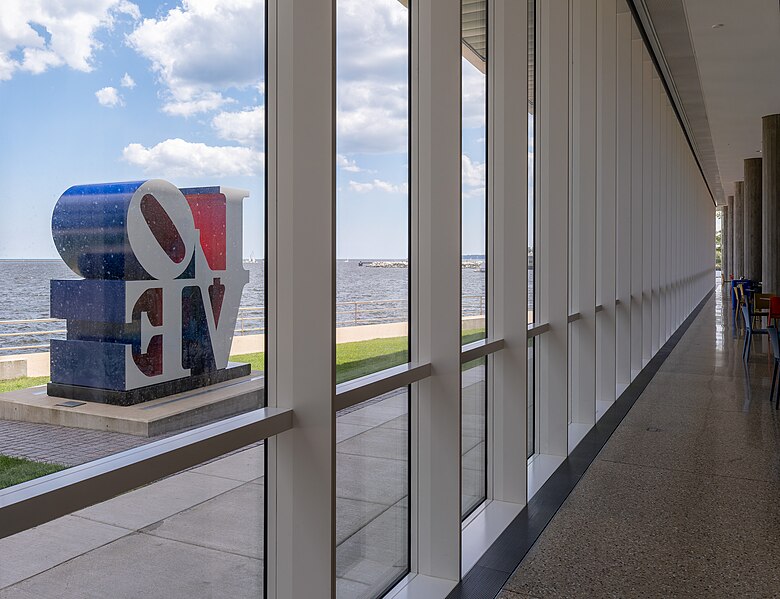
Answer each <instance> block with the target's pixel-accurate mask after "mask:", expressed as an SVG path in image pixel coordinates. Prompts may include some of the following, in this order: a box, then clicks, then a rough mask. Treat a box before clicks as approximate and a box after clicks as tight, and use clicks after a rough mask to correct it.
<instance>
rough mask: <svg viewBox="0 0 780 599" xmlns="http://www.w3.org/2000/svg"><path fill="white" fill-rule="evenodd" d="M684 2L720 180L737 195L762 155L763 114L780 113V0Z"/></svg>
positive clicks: (697, 0)
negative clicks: (747, 163)
mask: <svg viewBox="0 0 780 599" xmlns="http://www.w3.org/2000/svg"><path fill="white" fill-rule="evenodd" d="M683 5H684V8H685V15H686V19H687V21H688V29H689V33H690V40H691V44H692V46H693V52H694V55H695V58H696V64H697V66H698V72H699V80H700V85H701V90H702V95H703V97H704V105H705V107H706V116H707V120H708V121H709V126H710V133H711V137H712V144H713V146H714V148H715V156H716V158H717V165H718V170H719V171H720V180H721V183H722V185H723V190H724V192H725V193H726V194H727V195H731V194H733V193H734V182H735V181H741V180H742V178H743V166H744V163H743V161H744V159H745V158H755V157H760V156H761V153H759V152H757V150H760V149H761V117H763V116H765V115H767V114H777V113H780V2H778V0H683ZM719 24H723V26H722V27H717V28H713V25H719ZM662 45H663V44H662ZM672 77H673V78H675V74H674V73H672ZM675 79H676V78H675ZM680 83H681V82H679V81H675V84H676V85H678V86H679V85H680Z"/></svg>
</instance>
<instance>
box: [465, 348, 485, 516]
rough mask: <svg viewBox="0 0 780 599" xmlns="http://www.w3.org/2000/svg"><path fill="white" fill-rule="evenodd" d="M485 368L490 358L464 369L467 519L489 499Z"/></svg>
mask: <svg viewBox="0 0 780 599" xmlns="http://www.w3.org/2000/svg"><path fill="white" fill-rule="evenodd" d="M486 366H487V358H480V359H478V360H474V361H472V362H468V363H467V364H464V365H463V367H462V368H461V379H462V383H461V386H462V391H461V394H462V395H461V397H462V411H463V414H462V419H463V428H462V430H461V451H462V452H463V458H462V461H461V476H462V479H463V480H462V489H463V492H462V495H461V515H462V516H463V517H464V518H465V517H466V516H468V515H469V514H470V513H471V512H472V511H474V508H476V507H477V506H478V505H479V504H480V503H482V502H483V501H485V498H486V497H487V453H486V449H485V447H486V442H487V418H486V399H487V378H486V372H485V370H486Z"/></svg>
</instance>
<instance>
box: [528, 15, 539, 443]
mask: <svg viewBox="0 0 780 599" xmlns="http://www.w3.org/2000/svg"><path fill="white" fill-rule="evenodd" d="M535 4H536V0H528V322H529V323H533V322H536V321H535V318H536V312H535V306H536V302H537V297H536V285H535V282H536V272H537V271H536V261H535V257H536V218H535V215H536V191H535V187H534V180H535V175H536V160H535V156H536V148H535V146H536V144H535V139H536V134H535V123H534V121H535V113H536V110H535V106H536V6H535ZM535 351H536V343H535V340H534V339H530V340H529V341H528V371H527V377H528V392H527V396H526V402H527V406H528V421H527V439H526V441H527V445H528V457H529V458H530V457H531V456H532V455H533V454H534V453H535V448H536V438H535V435H536V425H535V423H536V412H537V410H536V387H535V381H536V376H535V375H536V372H535V365H536V360H535V359H534V356H535Z"/></svg>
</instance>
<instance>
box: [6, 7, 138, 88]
mask: <svg viewBox="0 0 780 599" xmlns="http://www.w3.org/2000/svg"><path fill="white" fill-rule="evenodd" d="M121 15H125V16H129V17H131V18H133V19H137V18H138V17H140V12H139V10H138V7H137V6H136V5H135V4H133V3H132V2H129V1H128V0H79V1H78V2H62V1H61V0H2V10H0V81H2V80H8V79H11V77H13V75H14V73H16V72H17V71H27V72H30V73H33V74H40V73H43V72H44V71H46V70H48V69H50V68H53V67H59V66H67V67H70V68H72V69H75V70H77V71H84V72H88V71H91V70H92V62H93V58H94V53H95V50H97V49H98V48H99V47H100V43H99V42H98V41H97V39H96V33H97V32H98V30H100V29H110V28H111V27H113V25H114V22H115V19H116V18H117V17H119V16H121Z"/></svg>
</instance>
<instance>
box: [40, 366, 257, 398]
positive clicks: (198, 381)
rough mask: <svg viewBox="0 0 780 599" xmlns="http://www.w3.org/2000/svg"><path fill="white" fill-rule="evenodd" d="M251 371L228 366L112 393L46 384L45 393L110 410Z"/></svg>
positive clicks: (248, 367)
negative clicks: (91, 403)
mask: <svg viewBox="0 0 780 599" xmlns="http://www.w3.org/2000/svg"><path fill="white" fill-rule="evenodd" d="M251 371H252V367H251V366H250V365H249V364H239V363H236V362H230V363H228V367H227V368H224V369H222V370H215V371H214V372H208V373H205V374H200V375H195V376H190V377H187V378H184V379H176V380H174V381H167V382H165V383H158V384H156V385H149V386H148V387H141V388H139V389H131V390H130V391H112V390H110V389H95V388H93V387H81V386H79V385H63V384H62V383H49V384H48V385H47V387H46V391H47V393H48V395H49V397H61V398H63V399H75V400H77V401H93V402H96V403H107V404H111V405H114V406H133V405H135V404H139V403H145V402H147V401H152V400H154V399H160V398H161V397H168V396H169V395H175V394H176V393H184V392H185V391H190V390H191V389H202V388H204V387H209V386H211V385H215V384H217V383H223V382H225V381H230V380H233V379H237V378H239V377H242V376H248V375H249V373H250V372H251Z"/></svg>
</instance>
